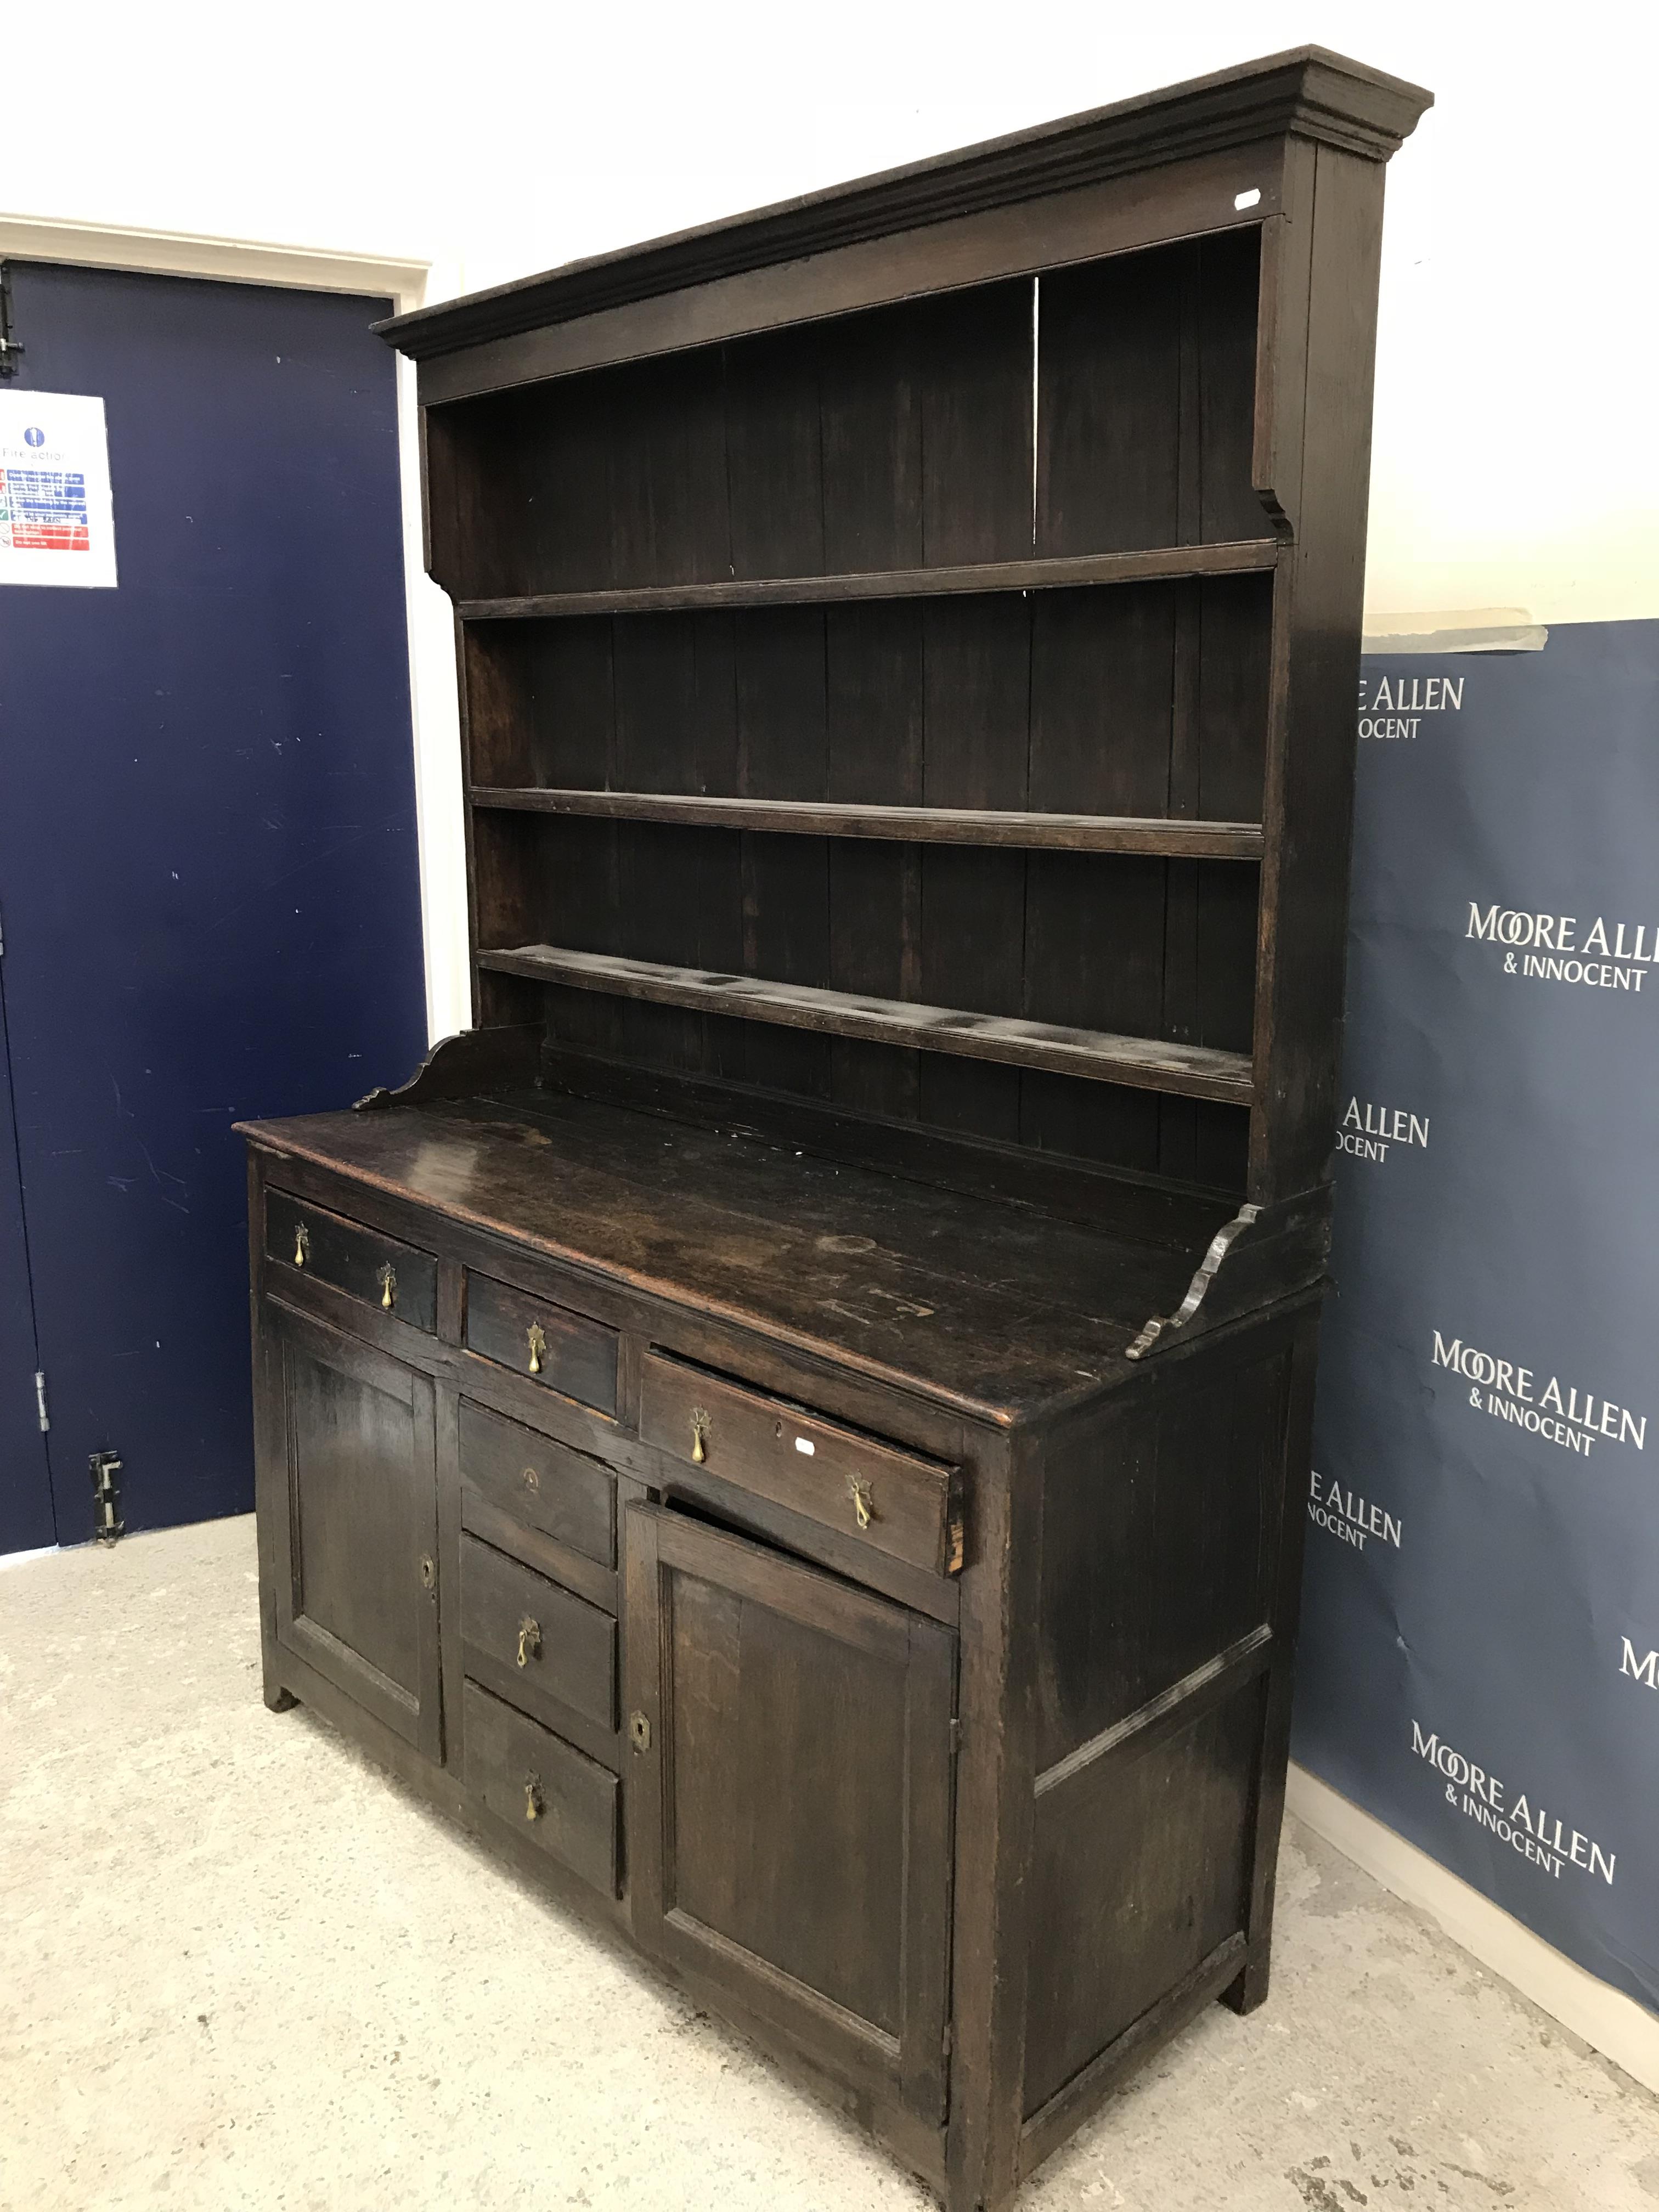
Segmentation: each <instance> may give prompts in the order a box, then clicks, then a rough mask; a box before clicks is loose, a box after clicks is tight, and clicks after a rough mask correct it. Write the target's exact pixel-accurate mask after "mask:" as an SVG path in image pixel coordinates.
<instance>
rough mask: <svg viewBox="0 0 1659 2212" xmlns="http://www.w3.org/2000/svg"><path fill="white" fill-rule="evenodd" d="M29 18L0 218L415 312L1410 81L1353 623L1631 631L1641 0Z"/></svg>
mask: <svg viewBox="0 0 1659 2212" xmlns="http://www.w3.org/2000/svg"><path fill="white" fill-rule="evenodd" d="M1305 40H1318V41H1319V42H1321V43H1322V44H1324V45H1326V46H1334V47H1335V48H1336V49H1338V50H1339V51H1340V52H1347V53H1351V54H1353V55H1355V56H1356V57H1358V58H1359V59H1361V60H1364V61H1368V62H1371V63H1374V64H1376V65H1378V66H1379V67H1382V68H1385V69H1389V70H1394V71H1395V72H1396V73H1397V74H1399V75H1401V76H1407V77H1411V78H1414V79H1415V80H1416V81H1417V82H1419V83H1422V84H1425V85H1427V86H1429V87H1430V88H1432V89H1433V91H1434V92H1435V94H1436V95H1437V106H1435V108H1434V109H1433V110H1432V111H1431V113H1430V114H1429V115H1428V116H1427V117H1426V118H1425V121H1424V122H1423V124H1422V125H1420V126H1419V130H1418V131H1417V133H1416V135H1415V136H1414V137H1413V138H1412V139H1410V140H1409V141H1408V142H1407V145H1406V147H1405V149H1404V150H1403V151H1402V152H1401V155H1399V156H1398V157H1397V159H1396V161H1395V163H1394V165H1393V167H1392V168H1391V170H1390V172H1389V218H1388V227H1387V234H1386V242H1385V249H1384V258H1383V308H1382V332H1381V348H1380V356H1379V362H1378V378H1377V392H1376V444H1375V465H1374V470H1373V476H1372V492H1371V535H1370V576H1369V581H1368V591H1367V599H1368V604H1369V606H1370V611H1371V613H1372V616H1373V617H1375V616H1376V614H1378V613H1381V612H1383V611H1396V612H1397V611H1433V610H1437V609H1449V608H1473V607H1510V608H1522V609H1525V610H1526V611H1528V613H1530V614H1531V615H1532V616H1533V617H1535V618H1536V619H1539V620H1541V621H1544V622H1566V621H1591V620H1598V619H1607V618H1620V617H1632V616H1642V615H1647V616H1652V615H1659V532H1656V529H1655V520H1656V515H1659V439H1656V438H1655V436H1654V435H1653V434H1652V431H1651V429H1650V410H1651V408H1652V404H1653V391H1654V384H1655V378H1654V369H1653V363H1654V361H1655V357H1656V351H1659V346H1656V341H1659V309H1656V305H1655V289H1654V285H1653V283H1652V281H1651V274H1650V272H1651V266H1652V263H1653V258H1654V256H1653V248H1652V245H1651V238H1650V233H1651V228H1652V217H1651V213H1650V207H1651V198H1652V188H1651V183H1650V174H1649V169H1650V155H1649V153H1648V150H1647V149H1648V146H1649V144H1650V139H1651V130H1650V116H1649V110H1648V100H1649V87H1650V82H1651V80H1652V76H1653V72H1654V64H1655V62H1656V58H1659V33H1656V29H1655V19H1654V14H1653V11H1652V10H1651V9H1637V8H1632V7H1620V6H1614V5H1611V4H1608V3H1607V0H1588V4H1583V0H1581V4H1580V5H1579V6H1577V7H1576V8H1574V9H1570V10H1563V9H1559V8H1556V9H1551V10H1549V11H1548V13H1547V14H1546V13H1545V12H1543V11H1541V10H1539V11H1536V12H1534V10H1533V9H1530V8H1529V7H1528V5H1527V4H1525V0H1522V4H1519V5H1512V6H1510V7H1508V8H1505V9H1494V8H1489V7H1475V6H1473V5H1470V4H1468V0H1463V4H1462V5H1460V4H1459V3H1458V0H1435V3H1434V4H1425V0H1392V4H1391V5H1389V7H1388V8H1386V9H1385V8H1381V7H1378V6H1376V5H1374V4H1373V5H1370V6H1366V5H1361V4H1358V0H1304V4H1303V5H1301V6H1297V7H1290V6H1286V5H1285V4H1283V0H1260V4H1256V5H1241V4H1237V0H1234V4H1225V5H1224V4H1221V0H1184V4H1182V5H1181V6H1179V7H1172V6H1165V7H1163V8H1146V7H1141V8H1136V9H1125V8H1121V7H1111V6H1103V5H1102V4H1101V0H1086V4H1085V0H1024V5H1022V6H1019V7H1017V8H1009V7H1007V6H1006V5H999V6H997V7H994V8H993V7H989V6H987V5H984V4H982V0H957V4H954V5H948V6H947V5H925V4H921V0H842V4H839V5H837V6H836V7H835V8H833V9H811V10H808V9H803V8H799V7H796V8H791V7H789V6H787V4H781V3H780V0H769V4H765V5H756V4H744V0H708V4H707V5H705V6H702V7H701V8H696V7H692V6H688V5H685V4H684V0H682V4H677V5H670V4H665V0H635V4H634V5H631V6H629V7H627V8H625V9H620V8H619V9H613V10H611V11H603V10H595V9H591V8H582V9H578V8H575V7H573V6H569V5H568V4H567V5H548V4H545V0H544V4H539V5H538V4H526V0H472V4H471V6H470V7H468V8H465V9H457V8H455V7H453V5H450V6H446V7H443V8H439V7H437V6H435V5H431V4H429V3H428V0H406V4H404V5H402V6H387V5H384V4H382V5H379V6H374V7H370V6H368V5H366V4H364V0H331V4H329V5H326V6H325V5H320V4H319V3H318V0H287V4H285V5H284V6H283V7H282V8H280V9H265V10H254V9H228V8H226V7H225V6H224V5H223V3H222V0H212V4H206V3H205V0H156V4H153V5H152V6H150V7H149V8H145V9H134V8H132V7H131V5H130V4H128V0H124V4H122V5H120V6H118V7H117V6H113V5H106V4H100V5H90V6H88V5H79V6H77V5H76V4H74V0H57V4H55V5H53V6H52V7H51V8H50V9H41V8H39V7H38V6H37V7H36V9H34V10H33V21H28V22H27V23H20V22H19V21H17V19H16V16H15V15H14V18H13V21H12V23H11V25H10V26H9V37H8V58H7V63H6V73H7V78H8V93H9V96H8V99H7V103H6V105H7V121H6V129H5V131H4V133H3V135H0V210H7V211H9V212H11V213H14V214H25V213H27V214H40V215H51V216H59V217H65V216H74V217H80V218H83V219H85V220H87V221H89V222H106V223H121V224H134V225H143V226H148V227H151V228H158V229H165V230H181V231H191V232H198V233H201V232H205V233H212V234H221V235H229V236H234V237H240V238H244V239H262V240H282V241H284V242H288V243H292V244H299V245H311V246H330V247H334V248H349V249H354V250H357V251H361V252H365V253H374V254H380V255H406V256H412V257H416V258H419V259H422V260H424V261H427V262H429V263H431V264H433V270H432V277H431V282H430V284H429V286H428V297H432V298H438V297H442V296H443V295H445V294H447V293H448V292H451V291H454V290H458V289H471V288H473V287H476V286H478V285H483V284H490V283H501V282H503V281H505V280H506V279H507V278H509V277H512V276H520V275H522V274H525V273H526V272H528V271H530V270H537V269H541V268H545V267H547V266H549V265H550V264H553V263H556V262H557V261H561V260H564V259H568V258H570V257H572V256H573V255H576V254H580V253H587V252H596V251H599V250H600V249H602V248H604V247H607V246H617V245H623V244H626V243H628V242H629V241H630V240H635V239H638V238H642V237H647V236H650V235H652V234H656V233H659V232H662V231H665V230H671V229H678V228H682V227H684V226H685V225H687V224H690V223H695V222H703V221H708V220H710V219H713V218H714V217H717V216H722V215H726V214H730V213H732V212H735V211H736V210H739V209H741V208H744V207H750V206H753V205H756V204H759V203H762V202H764V201H767V200H771V199H777V198H781V197H787V196H788V195H789V194H792V193H794V192H798V191H810V190H812V189H813V188H815V187H817V186H819V185H827V184H833V183H835V182H836V181H838V180H839V179H842V178H846V177H849V176H854V175H858V174H860V173H864V172H866V171H868V170H871V169H873V168H878V167H886V166H889V165H890V164H892V163H894V162H897V161H908V160H911V159H914V158H916V157H918V156H921V155H927V154H932V153H935V152H939V151H941V150H943V149H947V148H949V147H951V146H955V145H959V144H963V143H967V142H969V141H970V140H973V139H975V138H980V137H989V136H993V135H994V134H995V133H997V132H1000V131H1008V130H1014V129H1018V127H1020V126H1021V125H1026V124H1030V123H1035V122H1039V121H1042V120H1044V119H1046V118H1049V117H1051V116H1054V115H1059V114H1064V113H1068V112H1072V111H1073V110H1076V109H1078V108H1081V107H1086V106H1094V105H1097V104H1098V103H1100V102H1102V101H1104V100H1113V99H1117V98H1121V97H1122V96H1124V95H1126V94H1130V93H1134V92H1139V91H1143V90H1146V89H1149V88H1153V87H1156V86H1158V85H1159V84H1164V83H1168V82H1172V81H1173V80H1175V79H1176V78H1179V77H1182V76H1193V75H1196V74H1199V73H1200V72H1202V71H1204V70H1211V69H1217V68H1220V67H1222V66H1224V65H1225V64H1230V63H1233V62H1237V61H1243V60H1248V59H1249V58H1253V57H1255V56H1257V55H1261V54H1265V53H1269V52H1275V51H1277V50H1278V49H1279V48H1281V47H1284V46H1292V45H1296V44H1298V43H1301V42H1303V41H1305ZM25 55H26V57H27V59H26V60H24V59H21V57H22V56H25ZM412 616H413V626H414V629H415V630H416V635H417V636H418V637H419V638H420V639H421V640H422V641H423V643H422V653H423V666H424V671H425V676H424V683H423V685H422V693H423V697H424V699H425V702H426V703H425V710H424V713H423V727H422V732H421V767H422V837H423V866H424V871H425V874H426V878H427V890H428V933H429V937H430V939H431V943H430V946H429V959H430V964H431V977H430V992H429V995H430V998H431V1001H432V1015H433V1021H434V1026H435V1030H436V1031H437V1032H438V1033H440V1034H441V1033H442V1032H443V1031H444V1030H447V1029H450V1028H453V1027H454V1026H456V1025H457V1024H458V1023H459V1021H460V1020H461V1019H462V1018H464V1008H465V990H464V972H463V971H464V963H463V955H464V951H465V917H464V913H463V912H462V911H461V909H460V908H459V905H458V902H457V901H458V890H459V874H458V863H459V840H458V836H457V829H456V824H457V821H458V808H459V783H458V780H457V778H456V775H455V772H454V765H453V723H452V721H451V720H450V716H451V715H452V714H453V708H449V707H448V706H447V702H445V701H444V699H443V698H442V696H441V695H442V694H443V692H444V690H446V688H447V685H448V684H449V681H450V679H449V678H448V676H447V672H446V668H445V665H446V663H447V650H448V648H447V642H446V638H445V627H446V625H445V611H444V608H443V605H442V602H441V600H440V599H439V598H438V595H437V594H436V593H435V592H434V591H433V589H432V587H431V586H423V587H422V591H421V592H417V593H416V604H415V606H414V608H413V610H412ZM435 700H436V702H437V703H436V704H434V701H435Z"/></svg>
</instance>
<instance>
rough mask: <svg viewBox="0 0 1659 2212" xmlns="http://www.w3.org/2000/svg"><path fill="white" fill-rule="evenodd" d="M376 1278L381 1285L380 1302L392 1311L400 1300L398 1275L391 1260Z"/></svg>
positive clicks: (387, 1310)
mask: <svg viewBox="0 0 1659 2212" xmlns="http://www.w3.org/2000/svg"><path fill="white" fill-rule="evenodd" d="M374 1279H375V1281H376V1282H377V1283H378V1284H379V1285H380V1304H381V1305H382V1306H384V1307H385V1309H386V1312H387V1313H390V1312H391V1311H392V1307H393V1306H394V1305H395V1304H397V1301H398V1277H397V1273H396V1272H395V1270H394V1269H393V1267H392V1262H391V1261H389V1260H388V1261H386V1265H385V1267H382V1268H381V1270H380V1273H379V1274H378V1275H376V1277H375V1278H374Z"/></svg>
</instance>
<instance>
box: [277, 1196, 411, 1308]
mask: <svg viewBox="0 0 1659 2212" xmlns="http://www.w3.org/2000/svg"><path fill="white" fill-rule="evenodd" d="M265 1257H266V1258H267V1259H268V1260H274V1261H276V1263H277V1265H278V1266H279V1267H291V1268H293V1269H294V1270H295V1272H296V1273H303V1274H307V1275H314V1276H315V1277H316V1278H317V1279H318V1280H319V1282H324V1283H329V1284H331V1285H332V1286H333V1287H334V1289H336V1290H337V1291H345V1292H346V1293H347V1295H348V1296H349V1297H354V1298H362V1299H363V1300H364V1301H365V1303H366V1304H372V1305H377V1306H380V1308H381V1309H382V1310H384V1311H386V1312H387V1313H392V1314H395V1315H396V1316H397V1317H398V1320H399V1321H401V1322H408V1324H409V1326H410V1328H423V1329H424V1330H425V1331H426V1333H427V1334H428V1336H430V1335H431V1334H433V1333H434V1331H435V1329H436V1328H437V1326H438V1262H437V1261H436V1260H435V1258H434V1257H433V1255H432V1254H431V1253H430V1252H421V1251H417V1250H416V1248H415V1246H414V1245H412V1244H401V1243H398V1239H397V1238H396V1237H386V1236H383V1235H382V1234H381V1233H380V1231H379V1230H378V1229H365V1228H364V1227H363V1226H362V1224H361V1223H360V1222H356V1221H345V1220H343V1219H342V1218H341V1217H340V1216H339V1215H338V1214H337V1213H329V1212H325V1211H324V1209H323V1208H322V1207H321V1206H311V1205H308V1204H307V1203H306V1202H305V1201H304V1200H301V1199H297V1198H293V1197H290V1195H289V1193H288V1192H287V1191H285V1190H268V1191H267V1192H266V1193H265Z"/></svg>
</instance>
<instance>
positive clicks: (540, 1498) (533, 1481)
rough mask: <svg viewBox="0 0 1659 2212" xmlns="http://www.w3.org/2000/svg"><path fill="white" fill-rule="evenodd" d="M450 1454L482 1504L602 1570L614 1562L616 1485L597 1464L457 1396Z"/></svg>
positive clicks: (603, 1467) (556, 1442) (578, 1453)
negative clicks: (456, 1455) (454, 1451)
mask: <svg viewBox="0 0 1659 2212" xmlns="http://www.w3.org/2000/svg"><path fill="white" fill-rule="evenodd" d="M458 1450H459V1472H460V1477H461V1480H462V1481H464V1482H467V1483H471V1485H472V1486H473V1488H474V1489H476V1490H477V1492H478V1493H479V1495H480V1497H482V1498H484V1499H486V1500H487V1501H488V1502H489V1504H492V1505H494V1506H495V1507H496V1508H498V1510H501V1511H503V1512H507V1513H510V1514H511V1515H512V1516H513V1517H514V1518H515V1519H517V1520H520V1521H523V1522H526V1523H527V1524H528V1525H529V1526H530V1527H531V1528H539V1529H540V1530H541V1532H542V1533H543V1534H544V1535H546V1536H550V1537H552V1538H553V1539H554V1540H555V1541H556V1542H557V1543H560V1544H568V1545H570V1546H571V1547H573V1548H574V1550H576V1551H578V1552H582V1553H586V1556H587V1557H588V1558H589V1559H597V1560H598V1561H599V1564H600V1565H602V1566H605V1567H614V1566H615V1565H616V1564H617V1503H616V1492H617V1484H616V1478H615V1476H614V1475H613V1474H611V1469H610V1468H608V1467H606V1466H605V1465H604V1464H603V1462H600V1461H599V1460H594V1459H589V1458H588V1457H587V1455H586V1453H583V1452H578V1451H573V1450H572V1449H570V1447H569V1446H568V1444H563V1443H560V1442H559V1441H558V1439H557V1438H556V1437H547V1436H540V1435H538V1433H537V1431H535V1430H534V1429H527V1428H526V1427H525V1425H524V1424H523V1423H522V1422H521V1421H509V1420H505V1419H503V1418H502V1417H501V1414H499V1413H491V1412H490V1411H489V1408H488V1407H484V1406H476V1405H473V1404H472V1403H471V1401H467V1400H465V1399H463V1401H461V1407H460V1415H459V1430H458Z"/></svg>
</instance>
